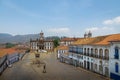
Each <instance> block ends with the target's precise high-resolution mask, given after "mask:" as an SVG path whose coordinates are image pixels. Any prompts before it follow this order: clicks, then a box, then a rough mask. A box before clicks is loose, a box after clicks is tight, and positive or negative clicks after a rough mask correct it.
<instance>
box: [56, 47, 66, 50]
mask: <svg viewBox="0 0 120 80" xmlns="http://www.w3.org/2000/svg"><path fill="white" fill-rule="evenodd" d="M57 50H68V46H58V47H57Z"/></svg>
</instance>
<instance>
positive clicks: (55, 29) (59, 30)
mask: <svg viewBox="0 0 120 80" xmlns="http://www.w3.org/2000/svg"><path fill="white" fill-rule="evenodd" d="M48 31H49V32H52V33H69V32H70V29H69V28H51V29H49V30H48Z"/></svg>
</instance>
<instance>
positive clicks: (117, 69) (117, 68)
mask: <svg viewBox="0 0 120 80" xmlns="http://www.w3.org/2000/svg"><path fill="white" fill-rule="evenodd" d="M115 72H116V73H118V72H119V65H118V63H115Z"/></svg>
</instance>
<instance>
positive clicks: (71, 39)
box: [60, 38, 78, 41]
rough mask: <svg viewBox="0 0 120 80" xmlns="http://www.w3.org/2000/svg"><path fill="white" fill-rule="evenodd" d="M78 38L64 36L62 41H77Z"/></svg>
mask: <svg viewBox="0 0 120 80" xmlns="http://www.w3.org/2000/svg"><path fill="white" fill-rule="evenodd" d="M77 39H78V38H62V39H61V40H60V41H76V40H77Z"/></svg>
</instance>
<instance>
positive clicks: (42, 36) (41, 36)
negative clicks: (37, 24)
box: [40, 30, 44, 40]
mask: <svg viewBox="0 0 120 80" xmlns="http://www.w3.org/2000/svg"><path fill="white" fill-rule="evenodd" d="M40 40H44V33H43V32H42V30H41V32H40Z"/></svg>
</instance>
